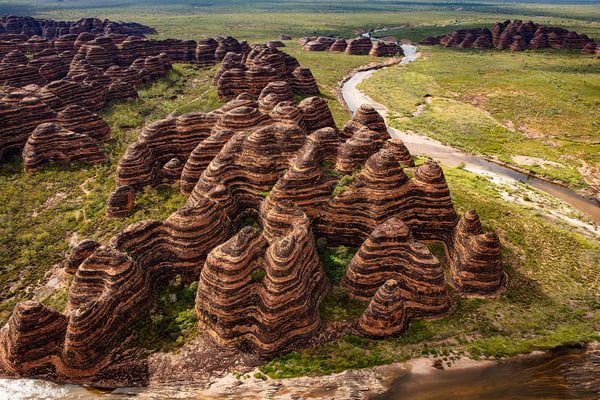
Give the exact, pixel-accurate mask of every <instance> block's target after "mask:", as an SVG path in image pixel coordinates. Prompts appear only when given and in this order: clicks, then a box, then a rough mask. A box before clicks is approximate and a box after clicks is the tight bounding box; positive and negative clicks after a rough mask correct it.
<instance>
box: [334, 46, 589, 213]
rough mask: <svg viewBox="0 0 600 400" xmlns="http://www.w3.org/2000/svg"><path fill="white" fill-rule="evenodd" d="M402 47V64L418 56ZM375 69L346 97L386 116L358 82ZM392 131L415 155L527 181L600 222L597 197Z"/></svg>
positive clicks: (349, 85)
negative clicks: (587, 195)
mask: <svg viewBox="0 0 600 400" xmlns="http://www.w3.org/2000/svg"><path fill="white" fill-rule="evenodd" d="M402 49H403V50H404V54H405V56H404V58H403V59H402V62H401V64H408V63H410V62H412V61H414V60H416V59H417V48H416V47H415V46H413V45H409V44H403V45H402ZM374 72H375V70H368V71H361V72H357V73H356V74H354V75H353V76H352V77H351V78H350V79H348V80H347V81H346V82H345V83H344V84H343V86H342V97H343V99H344V102H345V103H346V105H347V107H348V109H350V111H351V112H354V111H356V109H357V108H358V107H359V106H360V105H361V104H370V105H371V106H373V107H374V108H375V109H376V110H378V111H379V112H380V113H381V114H382V115H384V116H385V115H386V114H387V109H386V107H385V106H383V105H382V104H380V103H377V102H376V101H374V100H373V99H371V98H370V97H368V96H366V95H365V94H364V93H362V92H361V91H360V90H358V88H357V86H358V84H360V83H361V82H362V81H364V80H365V79H367V78H369V77H370V76H371V75H372V74H373V73H374ZM388 131H389V132H390V136H392V137H395V138H399V139H402V141H403V142H404V144H405V145H406V147H407V148H408V150H409V151H410V152H411V154H414V155H423V156H427V157H431V158H433V159H434V160H437V161H439V162H441V163H442V164H444V165H447V166H450V167H456V166H459V165H464V167H465V169H467V170H469V171H472V172H476V173H484V174H486V173H487V174H493V175H496V176H500V177H503V178H506V179H510V180H514V181H522V182H526V183H527V184H528V185H530V186H532V187H534V188H536V189H539V190H542V191H544V192H546V193H548V194H550V195H552V196H554V197H556V198H557V199H559V200H562V201H564V202H565V203H568V204H570V205H571V206H572V207H573V208H575V209H577V210H578V211H580V212H581V213H583V214H585V215H587V216H589V217H591V218H592V219H593V220H594V221H595V222H596V223H600V203H599V202H598V201H597V200H591V199H588V198H586V197H584V196H581V195H579V194H577V193H576V192H575V191H573V190H570V189H568V188H565V187H563V186H561V185H558V184H555V183H552V182H549V181H546V180H543V179H539V178H536V177H534V176H531V175H528V174H525V173H522V172H519V171H516V170H514V169H511V168H508V167H505V166H503V165H501V164H497V163H495V162H492V161H489V160H487V159H485V158H483V157H479V156H476V155H472V154H468V153H465V152H463V151H461V150H458V149H456V148H453V147H450V146H448V145H445V144H443V143H441V142H439V141H437V140H434V139H431V138H428V137H425V136H421V135H417V134H414V133H407V132H402V131H399V130H397V129H395V128H391V127H390V128H388Z"/></svg>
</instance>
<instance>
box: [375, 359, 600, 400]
mask: <svg viewBox="0 0 600 400" xmlns="http://www.w3.org/2000/svg"><path fill="white" fill-rule="evenodd" d="M598 398H600V352H598V351H595V352H588V351H586V350H584V349H560V350H557V351H554V352H552V353H549V354H544V355H540V356H536V357H527V358H525V359H524V360H513V361H505V362H501V363H498V364H494V365H491V366H486V367H477V368H466V369H458V370H436V371H434V372H432V373H427V374H423V375H414V374H408V375H406V376H403V377H401V378H399V379H398V380H397V381H396V382H395V383H394V384H393V386H392V388H391V389H390V390H389V391H388V393H386V394H384V395H381V396H375V397H373V398H372V400H404V399H406V400H409V399H410V400H434V399H435V400H442V399H443V400H483V399H485V400H505V399H598Z"/></svg>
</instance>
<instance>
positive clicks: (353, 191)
mask: <svg viewBox="0 0 600 400" xmlns="http://www.w3.org/2000/svg"><path fill="white" fill-rule="evenodd" d="M390 215H396V216H398V217H399V218H401V219H402V220H403V221H404V222H405V223H406V224H407V225H408V226H409V227H410V229H411V230H412V232H413V235H414V236H415V237H416V238H419V239H421V238H426V237H428V238H433V237H437V238H438V240H441V239H445V238H446V237H447V234H448V232H449V231H450V230H452V228H453V227H454V225H455V224H456V219H457V217H456V212H455V211H454V207H453V205H452V201H451V199H450V191H449V190H448V186H447V184H446V182H445V179H444V175H443V172H442V170H441V168H440V167H439V166H438V165H437V164H435V163H434V162H432V161H429V162H427V163H425V164H423V165H421V166H419V167H418V168H417V169H416V170H415V173H414V178H413V179H409V178H408V177H407V176H406V174H405V173H404V171H403V170H402V167H401V166H400V164H399V162H398V160H397V159H396V157H395V156H394V154H393V152H392V151H390V150H389V149H382V150H380V151H379V152H377V153H375V154H374V155H372V156H371V157H370V158H369V159H368V160H367V162H366V163H365V167H364V169H363V171H362V172H360V173H359V174H357V175H356V176H355V177H354V178H353V181H352V183H351V184H350V185H349V187H348V188H347V190H345V191H344V192H342V193H341V194H339V195H338V196H336V197H335V198H334V199H332V201H331V202H330V203H329V204H328V205H327V206H326V207H325V208H324V210H323V211H322V212H321V214H320V217H319V219H318V220H317V223H316V230H317V232H318V233H319V234H321V235H323V236H325V237H326V238H327V240H331V241H332V242H333V243H338V244H344V245H348V246H359V245H360V244H361V243H362V242H363V241H364V240H365V239H366V238H367V237H368V235H369V234H370V232H371V231H372V230H373V229H375V227H376V226H377V225H379V224H380V223H382V222H383V221H385V220H386V219H387V218H388V217H389V216H390ZM357 216H360V218H357Z"/></svg>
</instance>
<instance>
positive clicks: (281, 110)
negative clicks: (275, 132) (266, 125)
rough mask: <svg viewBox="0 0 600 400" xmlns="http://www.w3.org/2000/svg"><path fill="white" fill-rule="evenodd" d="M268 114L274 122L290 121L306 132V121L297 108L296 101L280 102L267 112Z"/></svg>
mask: <svg viewBox="0 0 600 400" xmlns="http://www.w3.org/2000/svg"><path fill="white" fill-rule="evenodd" d="M269 116H270V117H271V119H272V120H273V121H274V122H282V123H291V124H296V125H298V126H299V127H300V128H301V129H302V130H303V131H304V132H306V128H307V127H306V122H304V116H303V115H302V111H300V108H298V105H297V104H296V102H295V101H294V102H291V101H290V102H280V103H278V104H277V105H276V106H275V107H274V108H273V110H271V112H270V113H269Z"/></svg>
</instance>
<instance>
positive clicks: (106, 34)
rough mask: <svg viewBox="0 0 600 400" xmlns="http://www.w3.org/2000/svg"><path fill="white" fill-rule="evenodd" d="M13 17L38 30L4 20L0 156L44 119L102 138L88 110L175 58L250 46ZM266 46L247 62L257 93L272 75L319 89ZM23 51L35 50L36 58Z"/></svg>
mask: <svg viewBox="0 0 600 400" xmlns="http://www.w3.org/2000/svg"><path fill="white" fill-rule="evenodd" d="M9 21H13V22H14V23H15V24H20V25H19V26H25V27H29V28H27V29H28V32H29V29H30V28H31V29H32V31H35V32H38V34H39V35H33V36H29V34H27V35H19V34H12V33H11V34H7V33H2V28H1V27H2V25H1V23H0V86H3V87H6V88H7V90H6V91H3V92H2V94H1V95H0V117H4V118H3V121H4V120H5V121H6V122H7V123H5V124H0V161H3V160H5V159H6V157H7V156H8V154H9V153H12V152H14V151H21V150H22V148H23V146H24V145H25V142H26V141H27V138H28V137H29V135H30V134H31V133H32V132H33V130H34V129H35V128H36V127H37V126H38V125H39V124H42V123H45V122H56V123H58V124H63V123H64V124H65V126H64V127H65V128H66V129H68V130H71V131H75V132H82V131H83V130H89V131H87V132H83V133H87V134H88V135H89V136H91V137H93V138H94V139H96V140H99V141H104V140H106V139H107V138H108V135H109V132H108V131H107V127H106V126H105V124H104V123H102V122H101V121H98V120H97V118H96V117H94V116H92V115H90V114H92V113H94V112H97V111H99V110H101V109H102V108H104V107H105V106H106V105H107V104H108V102H110V101H112V100H126V99H135V98H137V97H138V95H137V90H136V89H139V88H140V87H142V86H144V85H147V84H149V83H151V82H153V81H155V80H157V79H160V78H163V77H164V76H166V75H167V74H168V73H169V71H170V70H171V68H172V63H173V62H181V63H191V64H197V65H201V66H206V65H213V64H215V63H216V62H218V61H220V60H221V59H223V56H224V55H225V54H227V53H228V52H232V51H233V52H236V53H244V54H248V52H249V48H248V46H247V44H246V43H245V42H239V41H237V40H236V39H235V38H232V37H219V38H211V39H202V40H200V41H199V42H195V41H192V40H174V39H165V40H151V39H147V38H145V37H144V36H143V34H141V31H144V30H145V28H144V27H143V26H141V25H140V26H138V25H136V24H133V25H130V24H128V23H119V24H115V23H112V22H109V21H108V20H105V21H100V22H98V21H97V20H93V19H89V20H86V21H88V22H85V23H84V25H83V26H81V25H79V23H80V22H81V21H80V22H78V23H68V24H67V23H65V24H66V25H64V26H62V25H61V29H59V31H55V30H53V29H50V28H49V27H50V26H53V27H54V26H55V25H54V22H55V21H54V22H53V21H46V20H43V21H41V20H23V19H18V18H17V19H15V20H13V19H9ZM82 21H83V20H82ZM89 21H93V23H91V22H89ZM13 22H11V23H13ZM44 24H50V25H49V26H48V29H50V30H49V31H47V32H46V31H45V30H44V29H45V28H42V26H45V25H44ZM69 24H74V25H69ZM75 26H76V27H77V28H74V27H75ZM69 27H71V28H73V30H70V29H71V28H69ZM119 27H122V28H119ZM63 28H64V29H63ZM15 29H16V28H15ZM148 29H150V28H148ZM42 31H43V32H42ZM150 31H152V30H150ZM135 32H140V34H136V33H135ZM3 35H4V36H5V37H4V38H3ZM6 35H8V36H6ZM4 39H6V40H4ZM265 48H266V46H265ZM261 49H262V51H261V52H258V53H256V52H255V54H254V55H253V57H254V59H253V60H247V62H246V63H247V64H248V65H249V67H248V70H249V71H248V76H249V77H251V79H250V80H249V82H251V83H252V84H251V85H250V86H249V87H248V90H251V91H253V93H254V91H255V92H256V93H255V95H257V96H258V94H259V93H260V90H261V89H262V88H263V87H264V86H266V85H267V84H268V83H270V82H272V81H275V80H278V79H274V78H275V76H277V77H281V78H282V79H284V80H285V81H287V82H289V83H290V87H292V88H293V89H294V90H297V89H296V87H297V86H298V87H302V88H303V89H302V90H304V91H305V92H306V93H309V92H310V93H314V92H315V91H314V88H316V83H314V79H312V75H310V71H309V73H308V74H306V73H304V74H301V75H299V76H298V77H297V78H293V76H292V72H293V71H294V69H295V68H296V67H298V66H299V65H298V62H297V61H296V60H295V59H293V57H290V56H288V55H287V54H285V53H281V52H278V53H275V52H269V51H268V50H266V49H264V48H262V47H261ZM274 51H275V50H274ZM25 53H33V56H32V58H31V59H28V58H27V56H25ZM249 55H250V54H248V56H249ZM250 64H252V65H250ZM311 79H312V80H311ZM292 81H294V82H292ZM292 83H293V84H294V85H293V86H292ZM73 107H78V108H76V109H73ZM82 109H84V110H85V111H84V110H82ZM74 125H76V126H74ZM103 125H104V126H103ZM190 151H191V150H190ZM159 158H160V157H159ZM172 158H173V157H172ZM167 161H168V160H167ZM180 161H181V162H182V163H183V161H184V160H180ZM161 167H162V165H161Z"/></svg>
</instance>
